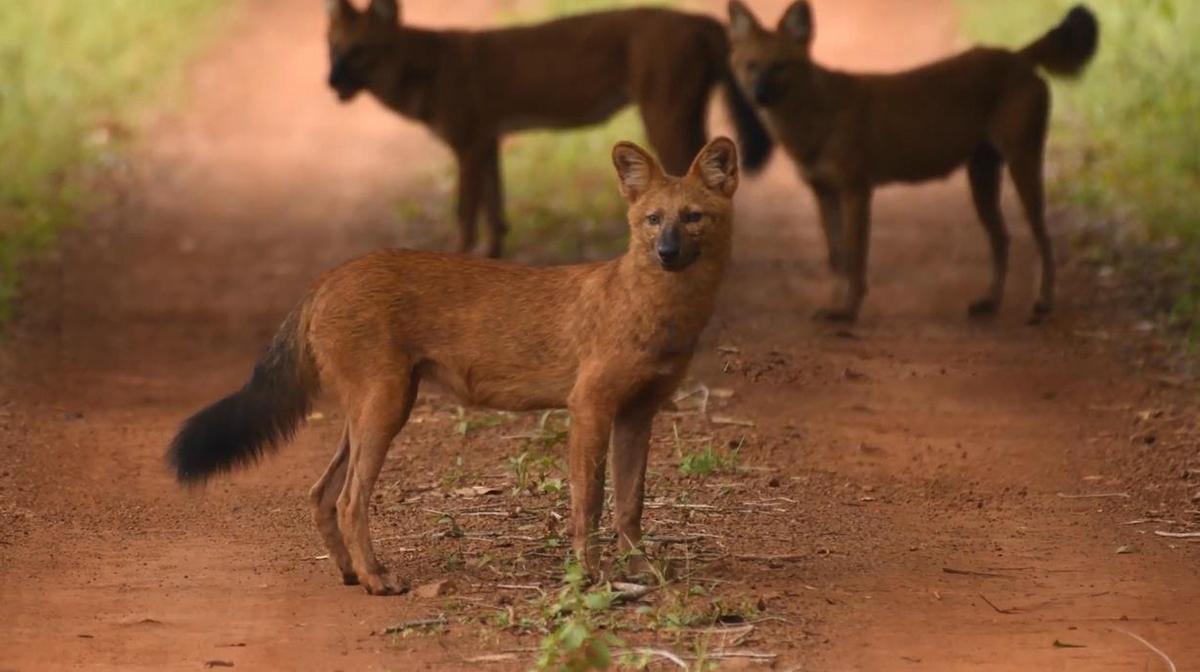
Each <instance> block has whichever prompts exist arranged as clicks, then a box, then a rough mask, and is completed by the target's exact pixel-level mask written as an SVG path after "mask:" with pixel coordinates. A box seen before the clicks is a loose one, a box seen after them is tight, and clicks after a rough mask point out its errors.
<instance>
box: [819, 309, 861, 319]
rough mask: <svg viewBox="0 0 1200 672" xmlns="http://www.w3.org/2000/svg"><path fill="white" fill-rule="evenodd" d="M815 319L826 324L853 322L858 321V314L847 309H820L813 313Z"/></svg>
mask: <svg viewBox="0 0 1200 672" xmlns="http://www.w3.org/2000/svg"><path fill="white" fill-rule="evenodd" d="M813 319H814V320H821V321H824V322H853V321H855V320H857V319H858V313H856V312H855V311H853V310H849V309H846V308H818V309H817V311H816V312H814V313H813Z"/></svg>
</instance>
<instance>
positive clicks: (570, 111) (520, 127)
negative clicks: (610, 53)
mask: <svg viewBox="0 0 1200 672" xmlns="http://www.w3.org/2000/svg"><path fill="white" fill-rule="evenodd" d="M554 102H555V103H556V104H555V105H545V106H542V107H541V109H527V110H521V111H519V112H516V113H514V114H512V115H510V116H508V117H507V118H505V119H504V120H503V121H502V123H501V129H500V130H501V132H503V133H513V132H517V131H527V130H531V129H536V128H573V127H576V126H590V125H592V124H599V123H601V122H604V121H607V120H608V118H609V117H611V116H613V115H614V114H616V113H617V112H619V111H620V110H621V108H623V107H625V106H626V105H628V104H629V103H630V99H629V96H627V95H625V93H624V92H623V91H619V90H617V91H612V92H610V93H607V94H604V95H600V96H595V97H591V96H589V97H587V98H582V99H574V100H573V99H572V98H571V97H570V96H567V95H562V96H561V97H558V98H556V99H555V100H554Z"/></svg>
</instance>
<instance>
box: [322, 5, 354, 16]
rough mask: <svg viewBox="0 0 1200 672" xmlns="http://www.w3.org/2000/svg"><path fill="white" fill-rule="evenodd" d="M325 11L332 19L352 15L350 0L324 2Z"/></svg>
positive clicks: (352, 9)
mask: <svg viewBox="0 0 1200 672" xmlns="http://www.w3.org/2000/svg"><path fill="white" fill-rule="evenodd" d="M325 11H327V12H329V17H330V18H332V19H341V18H345V17H347V16H350V15H352V14H354V5H352V4H350V0H325Z"/></svg>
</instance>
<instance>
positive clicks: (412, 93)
mask: <svg viewBox="0 0 1200 672" xmlns="http://www.w3.org/2000/svg"><path fill="white" fill-rule="evenodd" d="M444 50H445V40H444V39H443V36H442V34H441V33H439V32H438V31H433V30H423V29H420V28H407V27H402V28H400V32H399V33H398V34H397V35H396V37H395V39H394V40H393V41H392V43H391V44H390V45H388V47H387V52H388V53H387V57H386V58H384V59H381V62H380V63H379V64H378V65H377V66H376V68H377V70H376V73H375V77H373V78H372V82H371V85H370V89H371V92H372V93H373V94H375V96H376V97H377V98H378V99H379V101H380V102H382V103H383V104H384V105H387V106H388V107H390V108H392V109H393V110H395V111H396V112H398V113H400V114H402V115H404V116H406V117H409V118H411V119H415V120H417V121H426V122H428V121H429V120H430V119H431V118H432V116H433V112H434V110H433V108H432V105H433V83H434V80H435V74H436V73H437V70H438V64H439V63H440V62H441V61H442V57H443V53H444Z"/></svg>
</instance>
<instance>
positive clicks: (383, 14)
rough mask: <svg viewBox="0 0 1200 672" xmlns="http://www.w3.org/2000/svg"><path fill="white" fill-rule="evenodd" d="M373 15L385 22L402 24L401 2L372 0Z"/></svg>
mask: <svg viewBox="0 0 1200 672" xmlns="http://www.w3.org/2000/svg"><path fill="white" fill-rule="evenodd" d="M371 13H373V14H374V15H375V16H378V17H379V18H381V19H383V20H384V21H391V22H394V23H399V22H400V0H371Z"/></svg>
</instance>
